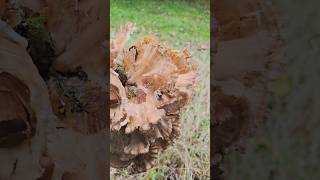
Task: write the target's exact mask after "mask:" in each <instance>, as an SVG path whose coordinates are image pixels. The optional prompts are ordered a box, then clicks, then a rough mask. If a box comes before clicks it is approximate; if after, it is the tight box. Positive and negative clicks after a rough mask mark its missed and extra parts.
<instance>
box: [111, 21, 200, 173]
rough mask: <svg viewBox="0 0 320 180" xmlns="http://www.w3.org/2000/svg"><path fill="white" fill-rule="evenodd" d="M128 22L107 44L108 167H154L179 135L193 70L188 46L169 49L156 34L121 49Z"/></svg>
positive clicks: (126, 37)
mask: <svg viewBox="0 0 320 180" xmlns="http://www.w3.org/2000/svg"><path fill="white" fill-rule="evenodd" d="M132 30H133V26H132V25H131V24H129V25H127V26H125V27H124V28H123V29H122V30H121V31H120V33H119V34H118V37H117V38H116V39H113V40H111V44H110V47H111V49H110V52H111V53H110V67H111V68H110V107H111V109H110V118H111V122H110V132H111V136H110V137H111V144H110V146H111V148H110V153H111V166H112V167H117V168H121V167H127V166H129V165H130V164H132V165H133V169H134V171H135V172H141V171H146V170H148V169H150V168H152V167H153V166H154V165H155V163H156V159H157V156H158V154H159V153H160V152H161V151H163V150H164V149H166V148H167V147H168V145H170V144H173V141H174V140H175V139H176V138H177V137H178V136H179V133H180V127H181V119H180V112H181V109H182V108H183V107H185V106H186V105H187V103H188V102H189V100H190V99H191V97H192V94H193V87H194V84H195V81H196V77H197V73H196V68H195V66H194V65H193V64H192V63H191V59H190V58H191V55H190V53H189V52H188V50H186V49H184V50H182V51H176V50H172V49H170V48H168V47H165V46H163V45H161V44H160V41H159V39H158V38H157V37H155V36H152V35H150V36H145V37H142V38H141V39H138V40H137V42H136V43H135V44H134V45H133V46H131V47H130V48H124V47H125V43H126V41H127V40H128V38H129V36H130V33H131V32H132Z"/></svg>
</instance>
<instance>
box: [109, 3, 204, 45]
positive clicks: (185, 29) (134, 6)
mask: <svg viewBox="0 0 320 180" xmlns="http://www.w3.org/2000/svg"><path fill="white" fill-rule="evenodd" d="M110 4H111V29H115V28H117V27H119V26H120V25H123V24H125V23H127V22H133V23H135V24H136V26H137V27H138V31H137V33H136V35H135V36H134V37H137V36H140V35H141V34H144V35H146V34H151V33H152V34H156V35H158V36H159V37H160V39H162V40H166V41H168V42H170V43H174V44H175V43H176V42H177V41H178V42H179V41H207V40H208V39H209V38H210V18H209V16H210V11H209V0H207V1H204V0H200V1H195V0H192V1H183V0H178V1H171V0H135V1H132V0H112V1H111V2H110Z"/></svg>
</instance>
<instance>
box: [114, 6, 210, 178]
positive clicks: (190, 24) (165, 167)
mask: <svg viewBox="0 0 320 180" xmlns="http://www.w3.org/2000/svg"><path fill="white" fill-rule="evenodd" d="M128 22H132V23H135V24H136V27H137V28H138V31H136V32H135V33H134V34H133V36H132V37H131V39H130V41H129V42H128V44H129V46H130V45H132V43H133V42H134V41H135V40H136V39H137V38H138V37H141V36H144V35H147V34H154V35H157V36H159V37H160V40H161V42H166V43H167V45H168V46H169V47H174V48H176V49H181V48H187V49H188V50H189V51H190V52H191V54H192V60H193V62H194V63H195V64H197V65H198V70H199V79H198V84H197V86H196V92H195V96H194V98H193V101H192V102H191V104H190V106H188V107H187V108H186V109H185V110H184V111H183V112H182V114H181V121H182V132H181V136H180V138H179V139H178V140H177V141H176V142H175V144H174V145H173V146H171V147H169V148H168V149H167V150H166V151H165V152H163V153H162V154H161V155H160V157H159V163H158V164H157V166H156V167H154V168H152V169H151V170H149V171H148V172H145V173H141V174H136V175H129V173H128V172H127V171H126V170H116V169H113V168H111V179H145V180H156V179H187V180H188V179H201V180H202V179H210V178H209V174H210V173H209V172H210V98H209V97H210V95H209V93H210V88H209V84H210V70H209V67H210V58H209V57H210V54H209V42H210V41H209V39H210V29H209V28H210V25H209V24H210V12H209V0H200V1H195V0H192V1H183V0H179V1H169V0H157V1H155V0H136V1H129V0H112V1H111V37H114V35H115V33H116V32H117V30H118V29H119V28H120V26H123V25H124V24H126V23H128Z"/></svg>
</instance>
